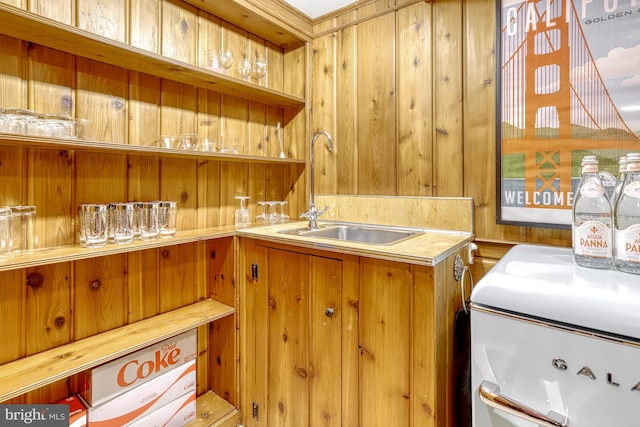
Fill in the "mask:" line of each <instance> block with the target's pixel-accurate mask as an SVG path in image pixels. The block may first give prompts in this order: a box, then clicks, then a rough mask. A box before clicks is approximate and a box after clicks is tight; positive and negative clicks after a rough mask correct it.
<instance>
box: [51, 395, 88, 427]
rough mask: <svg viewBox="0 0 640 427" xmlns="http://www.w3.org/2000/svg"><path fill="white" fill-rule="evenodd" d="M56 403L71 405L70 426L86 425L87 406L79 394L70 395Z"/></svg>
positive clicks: (81, 426) (82, 426)
mask: <svg viewBox="0 0 640 427" xmlns="http://www.w3.org/2000/svg"><path fill="white" fill-rule="evenodd" d="M56 403H59V404H63V405H69V427H86V425H87V408H86V407H85V406H84V403H82V401H81V400H80V399H79V398H78V397H77V396H69V397H67V398H65V399H62V400H61V401H59V402H56Z"/></svg>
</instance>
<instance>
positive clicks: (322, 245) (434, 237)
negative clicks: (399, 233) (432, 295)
mask: <svg viewBox="0 0 640 427" xmlns="http://www.w3.org/2000/svg"><path fill="white" fill-rule="evenodd" d="M319 223H320V226H321V227H326V226H330V225H334V224H343V223H345V222H342V221H341V222H332V221H319ZM349 224H354V223H349ZM355 224H357V225H362V226H369V225H370V224H360V223H355ZM307 225H308V222H307V221H291V222H287V223H284V224H274V225H264V226H252V227H248V228H238V229H236V235H237V236H240V237H248V238H253V239H258V240H263V241H268V242H274V243H284V244H288V245H292V246H299V247H304V248H310V249H321V250H325V251H329V252H337V253H343V254H349V255H357V256H365V257H369V258H377V259H384V260H389V261H398V262H406V263H410V264H419V265H428V266H434V265H436V264H438V263H439V262H441V261H443V260H444V259H446V258H447V257H448V256H449V255H451V254H452V253H455V252H456V251H458V250H459V249H460V248H462V247H464V246H465V245H467V244H469V243H471V242H472V241H473V239H474V235H473V234H472V233H468V232H461V231H449V230H438V229H417V228H411V230H417V231H420V234H418V235H415V236H412V237H409V238H407V239H405V240H401V241H399V242H397V243H392V244H385V245H378V244H370V243H359V242H352V241H344V240H337V239H329V238H320V237H312V236H305V235H296V234H286V233H282V232H283V231H289V230H294V229H298V228H305V227H307ZM375 227H379V226H375ZM389 228H394V227H389ZM399 228H402V229H406V228H405V227H399Z"/></svg>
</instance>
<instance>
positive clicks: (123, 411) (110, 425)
mask: <svg viewBox="0 0 640 427" xmlns="http://www.w3.org/2000/svg"><path fill="white" fill-rule="evenodd" d="M195 390H196V361H195V360H192V361H191V362H187V363H185V364H182V365H180V366H178V367H177V368H173V369H171V370H169V371H167V372H165V373H163V374H162V375H160V376H157V377H155V378H153V379H151V380H149V381H147V382H145V383H143V384H141V385H139V386H138V387H135V388H132V389H131V390H129V391H127V392H126V393H122V394H120V395H119V396H117V397H115V398H113V399H111V400H109V401H107V402H105V403H103V404H101V405H98V406H92V407H90V408H88V414H89V415H88V421H89V427H122V426H126V425H128V424H130V423H132V422H134V421H136V420H138V419H140V418H142V417H144V416H146V415H149V414H151V413H152V412H154V411H156V410H158V409H160V408H162V407H163V406H165V405H166V404H168V403H169V402H172V401H174V400H176V399H178V398H179V397H182V396H184V395H185V394H187V393H190V392H191V391H195Z"/></svg>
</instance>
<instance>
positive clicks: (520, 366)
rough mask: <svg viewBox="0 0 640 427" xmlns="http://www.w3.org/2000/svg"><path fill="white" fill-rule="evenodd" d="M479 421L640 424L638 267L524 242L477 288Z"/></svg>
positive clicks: (589, 426) (502, 426) (475, 405)
mask: <svg viewBox="0 0 640 427" xmlns="http://www.w3.org/2000/svg"><path fill="white" fill-rule="evenodd" d="M471 358H472V360H471V393H472V413H473V414H472V416H473V426H474V427H510V426H518V427H525V426H526V427H531V426H537V425H541V426H554V427H557V426H567V427H614V426H615V427H624V426H640V275H633V274H628V273H622V272H620V271H615V270H599V269H592V268H585V267H580V266H578V265H576V264H575V262H574V260H573V254H572V251H571V249H569V248H558V247H548V246H536V245H518V246H515V247H514V248H512V249H511V250H510V251H509V252H508V253H507V254H506V255H505V256H504V257H503V258H502V259H501V260H500V261H499V262H498V263H497V264H496V265H495V266H494V267H493V268H492V269H491V270H490V271H489V273H487V275H485V276H484V277H483V278H482V280H480V281H479V282H478V284H477V286H476V287H475V288H474V290H473V292H472V295H471Z"/></svg>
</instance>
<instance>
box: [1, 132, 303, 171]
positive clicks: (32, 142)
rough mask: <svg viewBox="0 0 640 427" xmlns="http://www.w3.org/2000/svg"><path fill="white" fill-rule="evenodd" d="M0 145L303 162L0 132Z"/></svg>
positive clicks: (232, 160)
mask: <svg viewBox="0 0 640 427" xmlns="http://www.w3.org/2000/svg"><path fill="white" fill-rule="evenodd" d="M0 145H10V146H18V147H30V148H50V149H57V150H59V149H63V150H73V151H92V152H97V153H106V154H134V155H137V156H159V157H171V158H191V159H202V160H206V159H213V160H220V161H226V162H242V163H268V164H274V163H275V164H278V163H282V164H299V165H304V164H305V161H304V160H299V159H288V158H285V159H280V158H277V157H264V156H249V155H245V154H227V153H204V152H200V151H189V150H179V149H171V148H161V147H157V146H149V145H131V144H117V143H112V142H102V141H90V140H80V139H61V138H44V137H39V136H31V135H17V134H6V133H0Z"/></svg>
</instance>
